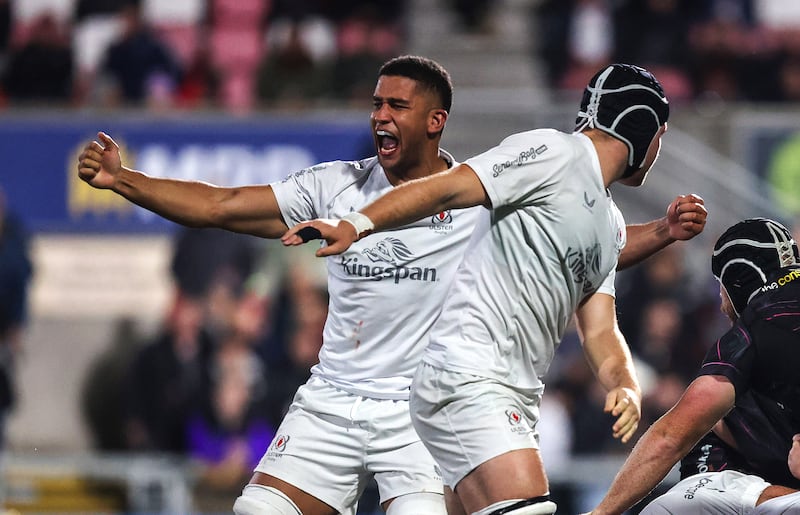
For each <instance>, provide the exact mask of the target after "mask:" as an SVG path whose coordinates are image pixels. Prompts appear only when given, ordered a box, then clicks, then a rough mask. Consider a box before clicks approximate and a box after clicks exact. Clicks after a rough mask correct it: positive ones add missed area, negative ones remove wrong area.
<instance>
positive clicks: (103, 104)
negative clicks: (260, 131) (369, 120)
mask: <svg viewBox="0 0 800 515" xmlns="http://www.w3.org/2000/svg"><path fill="white" fill-rule="evenodd" d="M405 8H406V5H405V2H403V1H399V2H391V3H385V2H380V1H378V0H337V1H335V2H334V1H330V0H173V1H170V2H161V1H157V0H70V1H67V2H64V1H61V2H53V1H51V0H24V1H23V0H0V72H1V74H2V95H0V97H2V101H3V103H6V104H8V105H24V104H26V103H27V104H29V103H41V102H49V103H54V104H57V105H63V106H77V107H81V106H91V107H95V108H97V107H99V108H108V107H115V106H120V105H123V106H136V107H143V106H146V107H149V108H163V107H170V108H172V107H175V108H186V109H193V108H203V107H212V108H223V109H228V110H231V111H243V110H249V109H252V108H254V107H258V106H262V105H263V106H271V105H275V104H281V105H285V104H289V105H303V106H308V104H309V102H311V103H312V104H315V103H318V102H322V101H324V100H325V99H326V98H336V99H339V100H345V101H346V100H348V99H351V98H358V99H360V100H363V98H369V97H368V96H366V97H365V93H366V95H369V94H370V93H371V88H372V86H373V81H374V75H375V72H376V70H377V68H378V67H379V66H380V65H381V64H382V63H383V62H384V61H385V60H386V59H387V58H389V57H391V56H394V55H396V54H397V53H398V52H399V51H400V49H401V48H402V41H403V37H404V31H405V27H404V14H405ZM366 88H370V89H366Z"/></svg>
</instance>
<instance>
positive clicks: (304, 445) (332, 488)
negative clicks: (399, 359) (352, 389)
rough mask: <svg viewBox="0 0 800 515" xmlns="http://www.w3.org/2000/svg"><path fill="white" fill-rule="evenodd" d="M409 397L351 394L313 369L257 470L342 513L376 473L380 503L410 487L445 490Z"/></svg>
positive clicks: (352, 507) (350, 509)
mask: <svg viewBox="0 0 800 515" xmlns="http://www.w3.org/2000/svg"><path fill="white" fill-rule="evenodd" d="M408 405H409V404H408V401H398V400H385V399H370V398H365V397H361V396H358V395H353V394H350V393H348V392H345V391H343V390H339V389H337V388H335V387H333V386H331V385H330V384H329V383H326V382H325V381H323V380H322V379H319V378H316V377H312V378H311V379H310V380H309V381H308V383H306V384H305V385H303V386H301V387H300V388H299V389H298V390H297V393H296V394H295V397H294V400H293V402H292V405H291V406H290V407H289V411H288V413H287V414H286V417H285V418H284V419H283V422H281V425H280V427H279V428H278V430H277V433H276V435H275V439H274V440H273V441H272V443H271V444H270V446H269V448H268V449H267V451H266V453H265V454H264V456H263V457H262V458H261V461H260V463H259V464H258V466H257V467H256V469H255V470H256V471H257V472H262V473H264V474H269V475H270V476H274V477H277V478H278V479H281V480H283V481H286V482H287V483H290V484H292V485H294V486H296V487H297V488H299V489H301V490H303V491H305V492H307V493H309V494H311V495H313V496H314V497H316V498H318V499H320V500H321V501H323V502H325V503H326V504H328V505H330V506H332V507H333V508H335V509H336V510H338V511H339V512H340V513H343V514H351V513H355V507H356V506H357V501H358V498H359V497H360V496H361V493H362V492H363V491H364V488H365V486H366V485H367V484H368V482H369V480H370V478H371V477H372V476H373V475H374V477H375V481H376V482H377V484H378V491H379V493H380V502H381V503H383V502H385V501H387V500H389V499H393V498H395V497H398V496H400V495H405V494H411V493H418V492H433V493H438V494H442V493H443V486H442V479H441V475H440V474H439V468H438V467H437V466H436V465H435V462H434V461H433V458H432V457H431V455H430V453H428V451H427V450H426V449H425V446H423V445H422V442H420V439H419V437H418V436H417V434H416V432H414V429H413V427H412V426H411V419H410V416H409V408H408ZM442 503H443V505H444V500H442Z"/></svg>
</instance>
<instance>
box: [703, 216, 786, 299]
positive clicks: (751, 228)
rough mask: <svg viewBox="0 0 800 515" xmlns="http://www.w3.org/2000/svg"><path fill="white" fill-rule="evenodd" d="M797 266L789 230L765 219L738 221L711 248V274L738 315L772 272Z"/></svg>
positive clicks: (769, 277) (769, 278) (768, 279)
mask: <svg viewBox="0 0 800 515" xmlns="http://www.w3.org/2000/svg"><path fill="white" fill-rule="evenodd" d="M798 265H800V252H798V249H797V243H796V242H795V241H794V239H792V234H791V233H790V232H789V230H788V229H787V228H786V227H784V226H783V225H781V224H780V223H778V222H776V221H774V220H770V219H768V218H749V219H747V220H742V221H741V222H739V223H737V224H736V225H733V226H732V227H730V228H729V229H728V230H727V231H725V232H724V233H723V234H722V236H720V237H719V239H718V240H717V243H716V245H714V253H713V254H712V255H711V271H712V272H713V273H714V277H716V278H717V280H718V281H719V282H720V283H722V285H723V286H724V287H725V290H726V291H727V292H728V297H730V299H731V303H732V304H733V308H734V309H735V310H736V313H737V314H740V313H741V312H742V311H743V310H744V308H745V307H746V306H747V304H748V302H750V300H751V299H752V298H753V297H754V296H755V294H756V292H758V290H759V289H760V288H761V287H762V286H764V285H765V284H766V283H767V282H768V281H770V280H773V279H772V278H771V276H772V275H774V272H776V271H780V270H781V269H783V268H788V267H794V266H798Z"/></svg>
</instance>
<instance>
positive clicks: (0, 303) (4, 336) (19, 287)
mask: <svg viewBox="0 0 800 515" xmlns="http://www.w3.org/2000/svg"><path fill="white" fill-rule="evenodd" d="M32 274H33V265H32V264H31V259H30V257H29V254H28V235H27V232H26V230H25V227H24V226H23V224H22V222H21V221H20V220H19V219H18V218H17V216H16V215H14V214H13V213H12V212H11V211H9V209H8V206H7V204H6V199H5V194H4V193H3V191H2V189H0V449H2V448H3V444H4V436H5V434H4V433H5V431H4V430H5V419H6V416H7V415H8V413H9V411H10V410H11V409H12V408H13V406H14V400H15V393H14V364H15V361H16V357H17V355H18V354H19V353H20V352H21V349H22V339H23V338H22V335H23V331H24V328H25V324H26V322H27V314H28V284H29V281H30V279H31V275H32Z"/></svg>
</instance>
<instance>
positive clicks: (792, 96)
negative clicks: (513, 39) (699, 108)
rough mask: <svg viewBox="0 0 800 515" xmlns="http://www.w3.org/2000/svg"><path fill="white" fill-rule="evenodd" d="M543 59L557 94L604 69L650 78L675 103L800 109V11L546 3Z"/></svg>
mask: <svg viewBox="0 0 800 515" xmlns="http://www.w3.org/2000/svg"><path fill="white" fill-rule="evenodd" d="M534 6H535V7H534V14H533V16H534V18H535V20H536V23H535V24H534V27H535V35H534V39H535V41H536V48H537V58H538V59H541V61H542V63H543V64H544V67H545V69H546V71H547V74H548V80H549V84H550V85H551V86H552V87H554V88H558V89H572V90H574V89H582V88H583V85H584V84H585V83H586V80H587V79H588V78H589V77H591V76H592V74H593V73H594V71H596V70H597V69H598V68H600V67H601V66H603V65H605V64H608V63H611V62H631V63H635V64H638V65H641V66H644V67H645V68H647V69H649V70H651V71H652V72H653V73H655V74H656V76H657V77H659V79H660V80H661V82H662V83H663V84H664V89H665V90H666V92H667V95H668V96H669V97H670V99H671V100H676V101H681V100H726V101H748V102H783V101H798V100H800V4H798V3H797V2H786V1H785V0H618V1H610V0H542V1H540V2H536V3H535V4H534Z"/></svg>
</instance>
